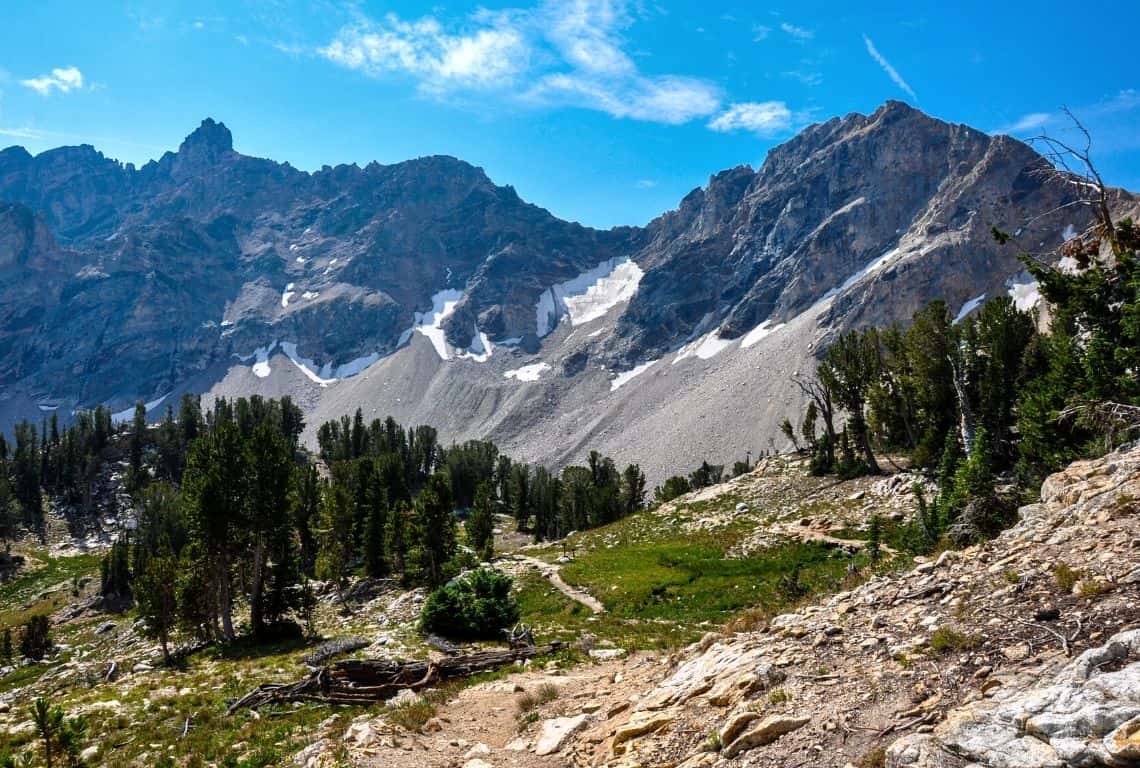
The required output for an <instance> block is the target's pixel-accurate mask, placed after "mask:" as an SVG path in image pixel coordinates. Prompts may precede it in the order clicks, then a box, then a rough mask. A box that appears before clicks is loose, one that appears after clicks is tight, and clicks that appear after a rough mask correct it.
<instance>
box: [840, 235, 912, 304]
mask: <svg viewBox="0 0 1140 768" xmlns="http://www.w3.org/2000/svg"><path fill="white" fill-rule="evenodd" d="M898 253H899V249H898V248H892V249H891V250H889V251H887V252H886V253H884V254H883V255H882V256H880V257H878V258H877V259H875V260H873V261H871V262H870V263H869V264H867V266H865V267H863V268H862V269H860V270H859V271H858V272H856V273H855V274H853V275H851V276H850V277H848V278H847V279H846V280H844V281H843V284H842V285H840V286H839V287H838V288H832V289H831V290H830V291H828V292H827V293H826V294H824V298H825V299H826V298H828V297H829V296H834V295H835V294H837V293H842V292H843V291H846V290H847V289H848V288H850V287H851V286H853V285H855V283H857V282H859V281H860V280H862V279H863V278H864V277H866V276H867V275H871V274H874V273H875V272H878V271H879V270H881V269H882V268H883V267H885V266H886V265H887V264H888V263H889V262H890V261H892V260H894V258H895V257H896V256H898Z"/></svg>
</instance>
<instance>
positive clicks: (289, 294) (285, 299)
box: [281, 283, 293, 308]
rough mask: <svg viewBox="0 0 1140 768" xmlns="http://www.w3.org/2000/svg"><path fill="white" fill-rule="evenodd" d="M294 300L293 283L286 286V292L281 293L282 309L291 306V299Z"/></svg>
mask: <svg viewBox="0 0 1140 768" xmlns="http://www.w3.org/2000/svg"><path fill="white" fill-rule="evenodd" d="M291 298H293V283H289V284H288V285H286V286H285V290H284V291H282V293H281V307H282V308H285V307H287V306H289V299H291Z"/></svg>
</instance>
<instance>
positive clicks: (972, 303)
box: [954, 293, 986, 325]
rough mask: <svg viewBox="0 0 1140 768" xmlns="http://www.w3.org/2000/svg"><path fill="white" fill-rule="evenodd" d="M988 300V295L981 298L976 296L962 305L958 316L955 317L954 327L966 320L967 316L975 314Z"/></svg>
mask: <svg viewBox="0 0 1140 768" xmlns="http://www.w3.org/2000/svg"><path fill="white" fill-rule="evenodd" d="M985 300H986V295H985V294H984V293H983V294H982V295H981V296H975V297H974V298H972V299H970V300H969V301H967V302H966V303H965V304H963V305H962V308H961V309H959V310H958V314H957V315H955V316H954V325H957V324H958V323H960V322H962V321H963V320H965V319H966V316H967V315H969V314H970V313H971V312H973V311H974V310H975V309H977V308H978V307H980V306H982V302H983V301H985Z"/></svg>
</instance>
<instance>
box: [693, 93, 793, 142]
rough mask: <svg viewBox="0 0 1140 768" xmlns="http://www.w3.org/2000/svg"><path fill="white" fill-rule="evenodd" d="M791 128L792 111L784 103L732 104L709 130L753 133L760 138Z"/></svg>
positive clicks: (717, 117) (749, 102)
mask: <svg viewBox="0 0 1140 768" xmlns="http://www.w3.org/2000/svg"><path fill="white" fill-rule="evenodd" d="M791 127H792V111H791V110H790V109H788V105H787V104H785V103H784V102H782V101H763V102H756V101H746V102H742V103H740V104H731V105H729V107H728V109H726V110H725V111H724V112H722V113H721V114H719V115H717V116H716V118H714V119H713V120H712V121H711V122H710V123H709V128H711V129H712V130H714V131H719V132H721V133H728V132H729V131H752V132H753V133H755V134H757V135H760V136H772V135H773V134H777V133H781V132H783V131H787V130H789V129H790V128H791Z"/></svg>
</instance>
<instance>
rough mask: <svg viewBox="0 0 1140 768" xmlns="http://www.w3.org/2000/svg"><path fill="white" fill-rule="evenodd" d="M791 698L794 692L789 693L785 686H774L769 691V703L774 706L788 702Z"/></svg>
mask: <svg viewBox="0 0 1140 768" xmlns="http://www.w3.org/2000/svg"><path fill="white" fill-rule="evenodd" d="M791 700H792V694H790V693H788V692H787V691H785V690H784V689H783V688H773V689H772V690H771V691H769V692H768V703H769V704H771V705H773V706H779V705H780V704H787V703H788V702H789V701H791Z"/></svg>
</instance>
